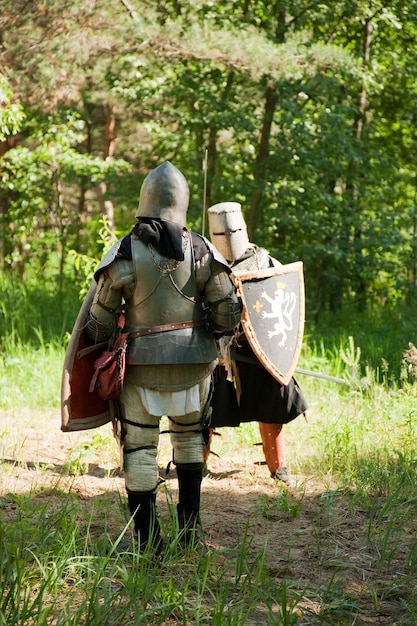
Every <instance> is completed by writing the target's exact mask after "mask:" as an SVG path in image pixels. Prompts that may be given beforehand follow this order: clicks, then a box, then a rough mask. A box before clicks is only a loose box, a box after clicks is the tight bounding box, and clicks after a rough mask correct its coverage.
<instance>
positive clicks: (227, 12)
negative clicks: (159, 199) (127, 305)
mask: <svg viewBox="0 0 417 626" xmlns="http://www.w3.org/2000/svg"><path fill="white" fill-rule="evenodd" d="M0 4H1V15H0V69H1V77H0V80H1V83H0V89H1V92H0V93H1V108H0V140H1V143H0V158H1V161H0V167H1V189H0V271H1V274H2V276H8V277H12V284H13V285H18V284H19V283H20V282H21V281H22V279H24V281H25V282H26V284H27V285H28V286H29V285H32V287H31V288H33V289H37V288H40V287H41V285H39V281H38V279H39V276H40V272H41V276H42V286H43V287H42V288H44V289H50V290H51V293H58V297H59V298H61V293H62V291H67V290H68V288H69V286H76V287H77V288H79V286H80V282H82V281H85V273H84V272H80V271H79V264H78V265H77V263H76V261H77V260H78V261H80V258H79V255H80V254H81V255H87V256H88V257H89V258H91V260H92V262H95V260H96V259H97V258H100V257H101V254H102V246H103V241H102V240H101V239H100V237H98V232H99V230H100V228H101V227H102V226H103V223H104V224H105V225H106V228H107V229H110V231H115V233H116V236H118V235H119V234H120V233H122V232H123V233H124V232H126V231H128V230H129V229H130V227H131V225H132V224H133V223H134V217H135V209H136V207H137V202H138V195H139V189H140V185H141V182H142V180H143V178H144V177H145V176H146V174H147V173H148V172H149V171H150V169H152V168H153V167H155V166H156V165H158V164H159V163H161V162H162V161H164V160H166V159H169V160H171V161H172V162H173V163H174V164H175V165H176V166H177V167H178V168H179V169H180V170H181V171H183V172H184V174H185V175H186V177H187V179H188V181H189V185H190V188H191V204H190V211H189V226H190V227H192V228H193V229H195V230H197V231H199V232H201V231H203V230H206V226H205V219H204V208H206V207H208V206H210V205H211V204H214V203H216V202H221V201H237V202H240V203H241V204H242V207H243V211H244V213H245V216H246V220H247V223H248V229H249V235H250V238H251V240H253V241H255V242H256V243H258V244H260V245H263V246H265V247H267V248H268V249H269V250H270V252H271V254H273V255H274V256H275V257H277V258H278V259H279V260H281V262H283V263H290V262H292V261H295V260H302V261H303V263H304V272H305V282H306V298H307V306H306V321H307V332H309V330H310V329H313V327H314V323H316V322H317V321H318V320H320V319H321V320H322V321H323V320H327V319H328V317H330V318H332V317H333V314H334V313H336V312H337V311H342V310H345V311H347V310H348V311H349V320H350V321H351V322H353V320H354V319H356V312H358V316H359V317H360V316H363V315H365V314H366V313H369V312H371V315H372V316H375V315H376V314H377V313H376V311H380V310H381V308H382V307H384V308H385V310H387V308H390V309H391V311H392V319H394V318H396V319H398V316H399V315H400V314H399V312H398V311H399V310H400V309H401V307H400V308H398V305H399V304H406V305H407V309H409V308H410V307H411V306H412V304H411V303H412V302H413V301H414V299H415V295H416V282H417V258H416V237H415V235H416V228H417V207H416V171H415V170H416V168H415V152H416V150H415V145H416V130H415V119H416V91H417V87H416V81H415V70H416V63H415V50H414V42H415V40H416V34H417V32H416V31H417V2H414V1H411V2H403V1H396V2H381V1H379V0H365V1H362V0H360V1H354V2H327V3H322V2H316V1H313V2H311V1H307V0H306V1H304V0H296V1H291V2H288V1H286V2H284V1H276V2H266V1H263V0H227V1H224V0H219V1H217V2H210V1H207V0H194V1H193V2H188V1H186V0H184V1H182V2H179V1H176V0H167V1H161V2H158V3H155V5H153V4H150V3H148V2H141V1H140V0H129V1H127V0H118V1H114V2H111V3H109V2H104V1H101V0H89V1H87V2H86V1H85V0H74V1H73V2H71V3H70V4H69V3H68V2H66V0H48V1H45V2H37V3H33V2H29V1H25V0H1V3H0ZM103 218H105V219H104V222H103ZM206 234H207V233H206ZM82 262H83V265H84V267H86V265H85V264H86V262H87V259H86V258H83V259H82ZM88 269H91V268H87V270H88ZM46 285H47V286H46ZM64 286H65V288H64ZM77 304H78V303H77ZM395 307H397V308H396V309H395ZM394 310H396V311H397V313H394ZM329 312H330V315H329V316H328V317H326V315H328V314H329ZM6 313H7V315H6ZM10 314H11V316H12V317H13V312H10V311H7V312H3V319H2V320H1V321H2V323H1V326H2V328H5V327H6V326H8V327H10V321H11V320H10ZM73 314H74V310H71V313H70V315H69V318H71V321H72V320H73ZM323 316H324V317H323ZM6 317H7V319H6ZM68 322H69V319H68ZM325 323H326V324H327V321H326V322H325ZM309 324H310V325H309ZM69 328H70V326H69ZM2 333H3V331H2Z"/></svg>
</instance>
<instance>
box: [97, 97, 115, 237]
mask: <svg viewBox="0 0 417 626" xmlns="http://www.w3.org/2000/svg"><path fill="white" fill-rule="evenodd" d="M105 114H106V123H105V128H104V145H103V158H104V159H107V158H112V157H113V156H114V147H115V141H116V132H115V131H116V105H115V104H111V105H108V106H106V107H105ZM106 192H107V185H106V183H105V182H102V183H100V184H99V185H98V187H97V199H98V202H99V204H100V208H101V212H102V213H103V215H104V216H105V217H106V219H107V222H108V226H109V229H110V231H111V232H114V206H113V203H112V202H111V201H110V200H105V199H104V196H105V194H106Z"/></svg>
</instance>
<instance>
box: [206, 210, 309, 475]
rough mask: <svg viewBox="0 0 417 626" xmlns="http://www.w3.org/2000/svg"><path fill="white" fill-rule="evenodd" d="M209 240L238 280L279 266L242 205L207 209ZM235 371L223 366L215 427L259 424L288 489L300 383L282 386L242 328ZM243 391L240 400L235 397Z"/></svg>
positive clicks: (300, 408)
mask: <svg viewBox="0 0 417 626" xmlns="http://www.w3.org/2000/svg"><path fill="white" fill-rule="evenodd" d="M208 221H209V230H210V239H211V241H212V243H213V244H214V245H215V246H216V248H217V249H218V250H219V251H220V252H221V253H222V255H223V256H224V257H225V259H226V260H227V261H228V263H229V265H230V267H231V269H232V272H233V274H234V275H239V274H242V273H243V272H248V271H253V270H264V269H266V268H269V267H273V266H280V265H281V264H280V263H279V261H277V260H276V259H274V258H273V257H271V256H270V254H269V252H268V251H267V250H266V249H265V248H261V247H259V246H257V245H256V244H254V243H251V242H250V241H249V239H248V233H247V227H246V222H245V220H244V217H243V214H242V209H241V205H240V204H239V203H238V202H221V203H219V204H215V205H213V206H211V207H210V208H209V209H208ZM233 343H234V349H233V355H232V356H233V359H232V360H233V366H234V367H233V372H234V380H233V382H232V381H231V380H230V378H231V375H227V372H226V368H225V367H223V366H222V365H219V366H218V368H217V370H216V375H215V380H216V383H215V389H214V394H213V398H212V409H213V411H212V419H211V428H212V430H213V429H214V428H219V427H221V426H238V425H239V424H240V423H241V422H251V421H257V422H259V430H260V435H261V438H262V447H263V452H264V455H265V460H266V464H267V466H268V469H269V471H270V474H271V477H272V478H274V479H276V480H278V481H282V482H283V483H285V484H294V483H295V479H294V477H293V476H291V474H289V472H288V469H287V458H286V446H285V439H284V431H283V424H286V423H288V422H290V421H292V420H293V419H295V418H296V417H297V416H299V415H301V414H304V413H305V411H306V410H307V403H306V401H305V399H304V396H303V394H302V391H301V389H300V387H299V385H298V383H297V381H296V380H295V379H294V378H293V377H291V379H290V381H289V383H288V384H287V385H283V384H281V383H280V382H278V381H277V380H276V379H275V378H274V377H273V376H272V375H271V374H270V372H268V371H267V370H266V369H265V367H264V365H263V364H262V363H261V362H260V361H259V359H258V358H257V357H256V356H255V354H254V353H253V351H252V349H251V346H250V345H249V343H248V341H247V338H246V336H245V334H244V332H243V330H242V328H241V327H240V328H239V329H238V331H237V333H235V335H234V338H233ZM237 391H238V392H239V398H237V397H236V392H237Z"/></svg>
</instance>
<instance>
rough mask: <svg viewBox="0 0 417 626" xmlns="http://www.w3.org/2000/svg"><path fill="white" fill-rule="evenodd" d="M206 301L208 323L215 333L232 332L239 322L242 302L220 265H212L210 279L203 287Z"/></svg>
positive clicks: (215, 263)
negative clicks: (208, 310)
mask: <svg viewBox="0 0 417 626" xmlns="http://www.w3.org/2000/svg"><path fill="white" fill-rule="evenodd" d="M205 296H206V301H207V304H208V306H209V309H210V312H209V315H208V321H209V323H210V326H211V328H212V329H213V330H214V331H216V332H227V331H229V330H232V329H233V328H234V327H235V326H236V325H237V324H239V322H240V318H241V313H242V302H241V300H240V298H238V296H237V295H236V288H235V286H234V284H233V282H232V280H231V278H230V277H229V275H228V273H227V272H226V271H225V270H224V268H223V267H222V265H221V264H220V263H217V262H214V263H212V273H211V277H210V278H209V280H208V281H207V283H206V286H205Z"/></svg>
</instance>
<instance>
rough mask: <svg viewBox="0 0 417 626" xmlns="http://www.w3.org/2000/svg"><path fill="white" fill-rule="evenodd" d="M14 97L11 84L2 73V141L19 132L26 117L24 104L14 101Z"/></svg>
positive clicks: (0, 76) (0, 80)
mask: <svg viewBox="0 0 417 626" xmlns="http://www.w3.org/2000/svg"><path fill="white" fill-rule="evenodd" d="M12 98H13V94H12V91H11V89H10V87H9V84H8V82H7V80H6V78H5V77H4V76H3V75H2V74H0V141H4V140H5V139H6V138H7V137H9V136H11V135H15V134H16V133H18V132H19V130H20V127H21V125H22V123H23V120H24V119H25V114H24V112H23V108H22V106H21V105H20V104H18V103H14V102H12Z"/></svg>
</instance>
